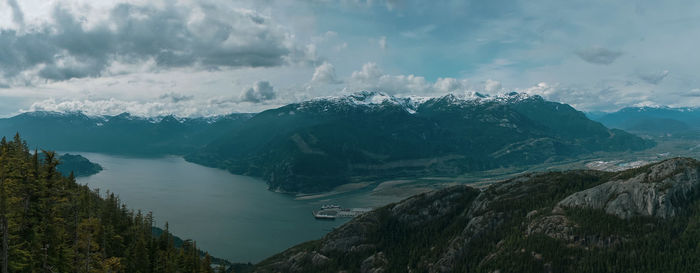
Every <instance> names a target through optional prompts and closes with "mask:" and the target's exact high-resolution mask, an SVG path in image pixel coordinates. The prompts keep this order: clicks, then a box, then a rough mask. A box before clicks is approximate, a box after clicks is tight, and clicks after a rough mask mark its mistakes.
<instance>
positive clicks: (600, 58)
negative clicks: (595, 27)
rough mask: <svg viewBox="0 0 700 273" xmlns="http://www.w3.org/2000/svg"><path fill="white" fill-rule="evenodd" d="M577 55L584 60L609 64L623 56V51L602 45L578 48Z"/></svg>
mask: <svg viewBox="0 0 700 273" xmlns="http://www.w3.org/2000/svg"><path fill="white" fill-rule="evenodd" d="M576 55H577V56H578V57H579V58H581V59H582V60H584V61H586V62H589V63H592V64H602V65H608V64H611V63H613V62H614V61H615V60H616V59H617V58H619V57H620V56H622V52H620V51H614V50H610V49H606V48H602V47H590V48H585V49H579V50H577V51H576Z"/></svg>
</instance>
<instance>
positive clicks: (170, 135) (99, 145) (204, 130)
mask: <svg viewBox="0 0 700 273" xmlns="http://www.w3.org/2000/svg"><path fill="white" fill-rule="evenodd" d="M251 116H252V114H230V115H226V116H217V117H211V118H178V117H175V116H164V117H156V118H144V117H137V116H132V115H130V114H129V113H123V114H120V115H116V116H87V115H85V114H83V113H81V112H72V113H59V112H43V111H42V112H28V113H23V114H20V115H17V116H14V117H11V118H4V119H0V135H4V136H13V135H15V133H17V132H19V133H20V134H21V135H22V138H24V139H26V140H27V141H28V142H29V143H32V145H36V146H35V147H39V148H42V149H47V150H59V151H83V152H100V153H111V154H132V155H143V156H153V155H165V154H176V155H184V154H188V153H191V152H194V151H196V150H197V149H199V148H201V147H203V146H204V145H205V144H207V143H209V142H210V141H212V140H214V139H217V138H218V137H220V136H222V135H223V134H224V133H225V132H228V131H229V130H231V129H233V128H235V127H237V126H239V125H240V124H241V123H243V122H244V121H246V120H247V119H249V118H250V117H251ZM32 148H34V147H32Z"/></svg>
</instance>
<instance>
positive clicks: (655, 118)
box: [592, 107, 700, 135]
mask: <svg viewBox="0 0 700 273" xmlns="http://www.w3.org/2000/svg"><path fill="white" fill-rule="evenodd" d="M592 119H594V120H596V121H599V122H601V123H603V124H604V125H605V126H608V127H611V128H618V129H623V130H629V131H632V132H639V133H645V134H652V135H665V134H677V133H687V132H690V131H700V108H690V107H684V108H672V107H627V108H623V109H621V110H619V111H616V112H612V113H607V114H597V115H594V116H592Z"/></svg>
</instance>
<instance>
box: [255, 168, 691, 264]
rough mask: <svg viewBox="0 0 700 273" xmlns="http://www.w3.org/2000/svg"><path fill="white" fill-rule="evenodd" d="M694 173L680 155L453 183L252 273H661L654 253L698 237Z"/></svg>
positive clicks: (295, 249)
mask: <svg viewBox="0 0 700 273" xmlns="http://www.w3.org/2000/svg"><path fill="white" fill-rule="evenodd" d="M699 171H700V164H699V163H698V162H697V161H695V160H692V159H682V158H679V159H672V160H667V161H664V162H661V163H657V164H653V165H648V166H644V167H642V168H638V169H633V170H628V171H624V172H618V173H607V172H597V171H570V172H556V173H545V174H530V175H525V176H522V177H518V178H515V179H512V180H509V181H505V182H503V183H500V184H496V185H493V186H492V187H490V188H488V189H485V190H483V191H482V190H477V189H473V188H470V187H467V186H455V187H451V188H448V189H444V190H440V191H435V192H431V193H426V194H421V195H417V196H414V197H411V198H409V199H406V200H404V201H402V202H400V203H396V204H391V205H388V206H386V207H383V208H379V209H377V210H375V211H373V212H371V213H367V214H365V215H362V216H360V217H358V218H356V219H354V220H352V221H350V222H348V223H347V224H345V225H343V226H341V227H339V228H337V229H336V230H334V231H333V232H331V233H329V234H328V235H326V236H325V237H324V238H322V239H321V240H318V241H312V242H308V243H305V244H302V245H299V246H296V247H293V248H291V249H289V250H287V251H285V252H282V253H280V254H278V255H276V256H273V257H271V258H269V259H267V260H265V261H263V262H261V263H260V264H258V265H257V267H256V269H255V272H563V271H569V272H576V271H579V272H591V270H593V271H595V270H594V269H591V268H607V269H606V270H610V269H614V271H620V272H624V271H635V268H637V267H635V266H636V265H637V264H638V263H649V264H644V266H646V267H644V268H647V269H646V270H649V268H656V269H657V270H661V271H663V270H664V269H668V268H669V267H670V266H671V265H669V264H670V263H672V259H661V258H659V257H661V256H664V255H665V254H663V253H661V254H659V252H658V249H657V248H659V247H669V245H670V244H674V242H690V241H692V240H695V237H693V236H696V235H689V234H697V236H696V237H697V239H698V240H700V214H698V215H697V217H696V216H695V215H696V213H695V212H696V211H700V202H697V201H696V199H698V198H696V197H697V196H698V194H697V191H698V190H697V189H698V183H700V182H699V179H698V174H699ZM694 217H695V218H694ZM669 218H674V219H676V220H675V221H667V220H665V219H669ZM694 219H697V220H694ZM694 221H696V222H697V223H698V224H697V225H693V224H692V223H694ZM670 230H675V231H673V232H669V231H670ZM679 232H680V233H679ZM656 243H658V245H655V244H656ZM680 244H681V245H683V244H682V243H680ZM686 245H697V244H696V243H690V244H686ZM681 248H682V247H679V249H681ZM610 250H619V252H620V253H623V254H615V255H612V254H611V253H617V252H616V251H612V252H611V251H610ZM679 251H680V250H679ZM684 251H685V250H684ZM630 253H631V254H630ZM647 253H649V254H648V255H649V257H650V258H648V260H647V259H645V260H643V261H640V259H643V257H645V256H644V255H647ZM676 253H677V252H676ZM683 253H685V252H681V254H679V255H684V254H683ZM687 253H691V252H690V251H688V252H687ZM653 255H656V256H653ZM689 255H690V254H689ZM659 259H661V260H659ZM652 260H653V261H654V264H650V263H652ZM656 261H658V262H656ZM684 263H686V265H684V266H688V265H687V264H693V263H692V262H688V261H685V262H684ZM698 265H700V262H698ZM591 266H592V267H591ZM674 266H675V265H674ZM681 268H684V267H681ZM688 268H690V267H688ZM637 269H639V268H637ZM642 271H644V270H642ZM652 271H653V270H652Z"/></svg>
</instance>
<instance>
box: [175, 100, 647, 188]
mask: <svg viewBox="0 0 700 273" xmlns="http://www.w3.org/2000/svg"><path fill="white" fill-rule="evenodd" d="M652 145H653V143H651V142H649V141H646V140H643V139H641V138H639V137H637V136H634V135H631V134H628V133H626V132H624V131H621V130H610V129H608V128H606V127H605V126H603V125H601V124H600V123H598V122H594V121H591V120H589V119H588V118H586V116H585V115H584V114H583V113H581V112H579V111H576V110H575V109H574V108H572V107H571V106H569V105H566V104H560V103H555V102H550V101H546V100H544V99H543V98H542V97H539V96H528V95H525V94H518V93H511V94H507V95H504V96H499V97H486V96H481V95H479V94H477V95H475V96H474V97H471V98H461V97H457V96H454V95H446V96H443V97H438V98H398V97H393V96H389V95H386V94H384V93H379V92H361V93H356V94H353V95H350V96H346V97H338V98H323V99H315V100H310V101H305V102H301V103H295V104H290V105H287V106H284V107H281V108H278V109H272V110H268V111H264V112H262V113H260V114H257V115H256V116H254V117H253V118H251V119H250V120H248V121H246V122H245V123H243V124H242V125H241V126H240V127H239V128H238V130H236V131H234V132H232V133H230V134H227V135H225V136H224V137H221V138H219V139H218V140H216V141H214V142H212V143H210V144H209V145H207V146H206V147H205V148H204V149H202V150H200V151H198V152H196V153H194V154H191V155H189V156H187V157H186V158H187V159H188V160H190V161H193V162H196V163H200V164H204V165H208V166H213V167H219V168H224V169H228V170H230V171H231V172H233V173H237V174H248V175H253V176H259V177H263V178H264V179H265V180H267V181H268V182H269V184H270V188H272V189H274V190H281V191H289V192H318V191H326V190H329V189H331V188H333V187H335V186H338V185H341V184H344V183H349V182H352V181H355V180H363V179H373V178H381V177H400V176H418V175H458V174H462V173H465V172H470V171H481V170H488V169H494V168H499V167H508V166H522V165H528V164H535V163H542V162H547V161H557V160H561V159H566V158H571V157H574V156H577V155H580V154H585V153H591V152H595V151H628V150H641V149H645V148H648V147H651V146H652Z"/></svg>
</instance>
